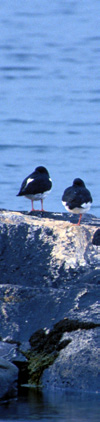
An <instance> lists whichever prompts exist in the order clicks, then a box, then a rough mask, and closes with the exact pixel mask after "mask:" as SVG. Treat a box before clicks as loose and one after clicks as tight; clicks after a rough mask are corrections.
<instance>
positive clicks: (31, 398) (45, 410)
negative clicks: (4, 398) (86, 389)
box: [0, 390, 100, 422]
mask: <svg viewBox="0 0 100 422" xmlns="http://www.w3.org/2000/svg"><path fill="white" fill-rule="evenodd" d="M99 410H100V406H99V397H98V396H95V397H94V396H92V395H91V394H90V395H87V394H83V395H81V394H74V393H66V394H65V393H63V394H61V393H60V392H59V393H58V392H57V393H53V392H52V393H46V392H45V393H42V392H38V391H36V392H35V391H32V390H31V391H29V394H28V395H27V393H26V394H25V393H24V396H22V397H20V399H19V402H18V403H17V402H16V401H13V402H11V403H10V404H6V405H5V406H4V405H3V406H1V419H0V421H6V420H8V421H9V422H10V421H11V422H14V421H18V420H19V421H20V422H21V421H23V422H25V421H27V422H28V421H29V420H31V421H34V422H40V421H43V422H54V421H59V422H99V420H100V413H99ZM2 415H3V418H2Z"/></svg>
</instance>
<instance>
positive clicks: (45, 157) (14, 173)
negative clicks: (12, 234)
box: [0, 0, 100, 422]
mask: <svg viewBox="0 0 100 422" xmlns="http://www.w3.org/2000/svg"><path fill="white" fill-rule="evenodd" d="M0 18H1V31H0V162H1V171H0V192H1V194H0V207H1V208H6V209H11V210H19V211H20V210H27V211H29V210H30V207H31V205H30V201H28V200H27V199H25V198H18V197H16V194H17V193H18V191H19V188H20V185H21V183H22V181H23V179H24V178H25V177H26V176H27V175H29V174H30V173H31V172H32V171H33V170H34V169H35V167H36V166H38V165H45V166H46V167H47V169H48V170H49V172H50V176H51V178H52V180H53V189H52V191H51V193H50V194H49V195H48V196H47V198H46V199H45V209H46V210H47V211H48V210H49V211H57V212H63V211H64V208H63V205H62V203H61V197H62V194H63V191H64V189H65V188H66V187H67V186H69V185H71V184H72V181H73V179H74V178H75V177H81V178H82V179H83V180H84V181H85V183H86V185H87V187H88V188H89V189H90V191H91V194H92V196H93V205H92V208H91V212H92V213H93V214H95V215H96V216H97V217H98V216H100V203H99V197H100V190H99V156H100V142H99V141H100V2H99V1H98V0H95V2H94V0H87V1H85V0H83V1H82V2H81V1H79V0H77V1H76V0H74V1H73V0H67V1H65V0H61V1H60V0H59V1H58V0H55V1H54V0H51V1H50V2H49V1H48V0H42V1H40V0H34V2H32V0H28V1H25V0H21V1H20V0H14V2H13V1H12V0H9V1H3V2H0ZM36 207H38V204H36ZM32 394H33V393H32V392H30V394H28V396H27V395H24V396H23V397H21V398H20V399H19V400H18V401H13V402H11V403H10V404H9V405H8V406H7V405H3V406H1V408H0V410H1V412H2V413H1V417H2V420H6V419H9V420H10V421H12V420H15V419H17V420H20V421H21V420H24V421H25V420H29V419H33V420H36V421H37V420H38V421H40V420H43V422H45V421H49V420H50V421H53V422H54V421H55V420H59V421H61V422H65V421H67V420H68V422H69V421H70V422H73V421H74V422H87V421H88V422H89V421H91V422H94V421H95V422H97V421H98V420H99V419H98V400H97V398H96V397H93V398H92V400H91V398H89V397H88V396H83V397H81V398H80V396H79V395H77V397H75V396H73V395H70V394H68V396H66V398H65V396H64V397H62V398H61V400H60V401H59V397H58V394H56V395H55V394H54V396H50V395H47V396H46V395H41V396H39V395H38V394H35V393H34V395H32Z"/></svg>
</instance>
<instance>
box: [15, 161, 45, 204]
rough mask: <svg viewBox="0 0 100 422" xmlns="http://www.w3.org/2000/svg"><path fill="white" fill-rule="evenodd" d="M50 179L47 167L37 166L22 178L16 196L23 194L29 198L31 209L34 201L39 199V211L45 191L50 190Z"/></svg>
mask: <svg viewBox="0 0 100 422" xmlns="http://www.w3.org/2000/svg"><path fill="white" fill-rule="evenodd" d="M51 187H52V180H51V179H50V176H49V173H48V171H47V169H46V168H45V167H43V166H39V167H37V168H36V169H35V170H34V171H33V173H31V174H30V175H29V176H28V177H26V178H25V179H24V180H23V183H22V185H21V188H20V191H19V193H18V194H17V196H25V197H26V198H28V199H30V200H31V203H32V210H31V211H35V210H34V201H38V200H40V201H41V211H44V209H43V199H44V197H45V192H48V191H50V189H51Z"/></svg>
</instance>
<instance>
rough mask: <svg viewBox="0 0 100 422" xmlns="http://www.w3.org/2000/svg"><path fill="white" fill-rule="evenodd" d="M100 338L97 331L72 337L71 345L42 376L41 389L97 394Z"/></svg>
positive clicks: (98, 387)
mask: <svg viewBox="0 0 100 422" xmlns="http://www.w3.org/2000/svg"><path fill="white" fill-rule="evenodd" d="M99 337H100V329H99V328H96V329H95V330H89V331H86V330H84V331H82V330H80V329H79V330H78V331H76V332H74V333H71V334H70V338H71V339H72V341H71V342H70V343H69V344H68V346H67V347H66V348H64V350H61V351H60V353H59V357H58V358H57V359H56V360H55V362H54V363H53V365H52V366H50V367H49V368H48V369H46V370H45V371H44V372H43V375H42V380H41V381H42V384H43V386H44V388H49V389H50V388H51V389H65V390H67V391H81V392H88V393H89V392H94V393H100V365H99V362H100V356H99ZM67 338H69V336H68V334H67V333H66V334H64V335H63V340H64V339H67Z"/></svg>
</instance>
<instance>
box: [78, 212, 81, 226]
mask: <svg viewBox="0 0 100 422" xmlns="http://www.w3.org/2000/svg"><path fill="white" fill-rule="evenodd" d="M81 218H82V214H80V216H79V220H78V223H77V226H80V221H81Z"/></svg>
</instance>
